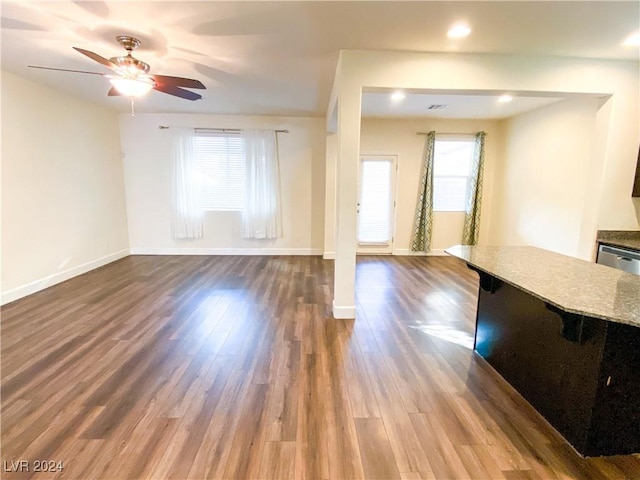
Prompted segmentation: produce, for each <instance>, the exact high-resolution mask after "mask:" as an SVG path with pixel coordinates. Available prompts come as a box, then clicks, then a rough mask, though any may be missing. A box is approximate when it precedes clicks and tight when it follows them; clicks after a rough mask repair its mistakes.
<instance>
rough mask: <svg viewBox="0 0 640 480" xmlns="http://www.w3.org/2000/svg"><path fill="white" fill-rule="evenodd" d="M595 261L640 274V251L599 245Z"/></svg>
mask: <svg viewBox="0 0 640 480" xmlns="http://www.w3.org/2000/svg"><path fill="white" fill-rule="evenodd" d="M597 263H601V264H602V265H607V266H609V267H613V268H617V269H618V270H624V271H625V272H629V273H633V274H635V275H640V253H638V252H634V251H633V250H627V249H626V248H619V247H611V246H609V245H600V248H599V249H598V262H597Z"/></svg>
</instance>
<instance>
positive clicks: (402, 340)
mask: <svg viewBox="0 0 640 480" xmlns="http://www.w3.org/2000/svg"><path fill="white" fill-rule="evenodd" d="M332 268H333V263H332V262H331V261H325V260H322V259H321V258H320V257H215V256H213V257H205V256H201V257H200V256H186V257H179V256H159V257H157V256H132V257H128V258H125V259H122V260H120V261H118V262H115V263H113V264H110V265H108V266H106V267H103V268H100V269H98V270H95V271H93V272H90V273H88V274H85V275H82V276H80V277H77V278H75V279H72V280H70V281H68V282H65V283H63V284H60V285H58V286H55V287H53V288H50V289H47V290H45V291H42V292H40V293H37V294H34V295H31V296H29V297H27V298H24V299H22V300H19V301H16V302H13V303H11V304H9V305H6V306H5V307H3V308H2V321H1V328H2V330H1V335H2V336H1V339H2V348H1V362H2V363H1V365H2V390H1V392H2V417H1V419H2V443H1V447H2V451H1V460H2V470H3V472H2V475H1V476H2V478H6V479H13V478H66V479H136V478H154V479H204V478H226V479H245V478H246V479H258V478H260V479H289V478H292V479H293V478H296V479H302V478H307V479H350V478H368V479H374V478H375V479H399V478H400V479H423V478H424V479H430V478H435V479H454V478H458V479H471V478H474V479H503V480H515V479H640V457H639V456H637V455H630V456H621V457H607V458H590V459H583V458H581V457H580V456H579V455H578V454H577V453H575V452H574V451H573V450H572V448H571V447H570V446H569V445H568V444H567V443H566V442H565V441H564V440H563V439H562V438H561V437H560V436H559V435H558V434H557V433H556V432H555V431H554V430H553V429H552V428H551V427H550V426H549V425H548V424H547V423H546V422H545V421H544V420H543V419H542V418H541V417H540V416H539V415H538V414H537V413H536V412H535V411H534V410H533V408H531V407H530V406H529V405H528V404H527V403H526V402H525V401H524V400H523V399H522V398H521V397H520V396H519V395H518V394H517V393H516V392H515V391H514V390H513V389H512V388H510V387H509V385H508V384H506V382H504V381H503V380H502V379H501V378H500V377H499V376H498V375H497V374H495V373H494V372H493V370H492V369H491V368H490V367H488V365H487V364H486V363H485V362H484V361H483V360H482V359H481V358H479V357H478V356H477V355H475V354H474V353H473V352H472V350H471V345H472V342H473V330H474V320H475V309H476V298H477V297H476V290H477V277H476V274H475V273H473V272H471V271H470V270H467V268H466V267H465V266H464V264H463V263H462V262H460V261H458V260H456V259H453V258H448V257H446V258H441V257H359V258H358V266H357V276H358V278H357V300H358V305H357V308H358V313H357V317H358V318H357V320H356V321H353V320H334V319H332V318H331V313H330V304H331V299H332V288H333V287H332V285H333V270H332ZM43 461H50V462H54V463H38V462H43ZM36 467H40V470H43V469H45V470H46V469H53V470H54V471H53V472H35V471H34V469H36ZM59 467H62V470H61V471H59ZM27 468H28V469H29V471H25V470H26V469H27ZM20 470H22V471H20Z"/></svg>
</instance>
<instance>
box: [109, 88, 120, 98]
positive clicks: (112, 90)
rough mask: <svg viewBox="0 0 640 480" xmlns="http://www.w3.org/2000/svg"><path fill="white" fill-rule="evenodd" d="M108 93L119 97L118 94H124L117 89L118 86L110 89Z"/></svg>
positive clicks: (110, 95)
mask: <svg viewBox="0 0 640 480" xmlns="http://www.w3.org/2000/svg"><path fill="white" fill-rule="evenodd" d="M107 95H108V96H109V97H117V96H119V95H122V94H121V93H120V92H119V91H118V90H117V89H116V87H111V88H110V89H109V91H108V92H107Z"/></svg>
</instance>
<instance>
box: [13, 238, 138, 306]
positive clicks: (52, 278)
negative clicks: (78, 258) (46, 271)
mask: <svg viewBox="0 0 640 480" xmlns="http://www.w3.org/2000/svg"><path fill="white" fill-rule="evenodd" d="M127 256H129V250H128V249H127V250H120V251H119V252H115V253H111V254H109V255H106V256H104V257H101V258H98V259H96V260H92V261H90V262H87V263H83V264H82V265H78V266H76V267H73V268H69V269H67V270H63V271H61V272H57V273H54V274H53V275H49V276H47V277H44V278H41V279H40V280H36V281H35V282H30V283H28V284H26V285H22V286H21V287H17V288H12V289H11V290H7V291H6V292H2V305H5V304H7V303H9V302H13V301H15V300H18V299H20V298H22V297H26V296H27V295H31V294H32V293H36V292H39V291H40V290H44V289H45V288H49V287H51V286H53V285H56V284H58V283H62V282H64V281H66V280H69V279H70V278H73V277H77V276H78V275H82V274H83V273H87V272H90V271H91V270H95V269H96V268H99V267H102V266H103V265H106V264H108V263H111V262H115V261H116V260H120V259H121V258H124V257H127Z"/></svg>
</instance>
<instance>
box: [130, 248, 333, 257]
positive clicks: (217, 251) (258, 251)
mask: <svg viewBox="0 0 640 480" xmlns="http://www.w3.org/2000/svg"><path fill="white" fill-rule="evenodd" d="M131 255H322V250H321V249H319V248H145V247H134V248H132V249H131Z"/></svg>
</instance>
